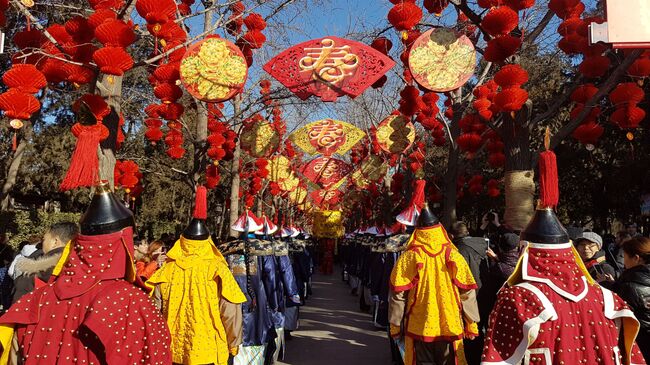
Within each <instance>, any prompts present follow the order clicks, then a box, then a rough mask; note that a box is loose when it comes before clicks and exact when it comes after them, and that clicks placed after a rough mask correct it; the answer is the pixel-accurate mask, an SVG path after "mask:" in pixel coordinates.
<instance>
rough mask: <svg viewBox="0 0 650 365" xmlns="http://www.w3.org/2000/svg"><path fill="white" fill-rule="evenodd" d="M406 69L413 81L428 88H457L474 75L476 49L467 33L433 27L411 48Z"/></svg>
mask: <svg viewBox="0 0 650 365" xmlns="http://www.w3.org/2000/svg"><path fill="white" fill-rule="evenodd" d="M409 68H410V69H411V74H413V78H415V81H417V82H418V84H420V85H422V86H423V87H425V88H427V89H429V90H431V91H435V92H447V91H451V90H456V89H458V88H459V87H461V86H463V85H464V84H465V83H466V82H467V81H468V80H469V79H470V78H471V77H472V75H474V69H475V68H476V50H475V49H474V45H473V44H472V41H471V40H470V39H469V38H467V36H465V35H459V34H458V33H456V32H455V31H454V30H452V29H448V28H434V29H431V30H429V31H427V32H425V33H424V34H422V35H421V36H420V37H419V38H418V39H417V40H416V41H415V43H414V44H413V47H411V52H410V55H409Z"/></svg>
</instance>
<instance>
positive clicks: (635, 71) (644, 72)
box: [627, 51, 650, 79]
mask: <svg viewBox="0 0 650 365" xmlns="http://www.w3.org/2000/svg"><path fill="white" fill-rule="evenodd" d="M627 74H628V75H629V76H631V77H634V78H637V79H643V78H646V77H648V76H650V51H644V52H643V53H642V54H641V55H640V56H639V58H637V59H636V61H634V63H633V64H632V65H630V67H629V68H628V69H627Z"/></svg>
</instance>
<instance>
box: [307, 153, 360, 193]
mask: <svg viewBox="0 0 650 365" xmlns="http://www.w3.org/2000/svg"><path fill="white" fill-rule="evenodd" d="M351 171H352V166H350V165H348V164H347V163H345V161H342V160H339V159H336V158H331V157H317V158H315V159H313V160H311V161H310V162H309V163H308V164H306V165H305V166H304V167H302V169H301V171H300V172H301V173H302V174H303V175H304V176H305V177H306V178H307V179H308V180H309V181H311V182H313V183H314V184H316V185H318V186H320V187H321V188H323V189H325V190H328V189H330V188H331V187H332V186H333V185H334V184H336V183H337V182H339V181H341V179H344V178H345V177H346V176H347V175H348V174H349V173H350V172H351Z"/></svg>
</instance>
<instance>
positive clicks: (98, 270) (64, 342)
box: [0, 228, 171, 365]
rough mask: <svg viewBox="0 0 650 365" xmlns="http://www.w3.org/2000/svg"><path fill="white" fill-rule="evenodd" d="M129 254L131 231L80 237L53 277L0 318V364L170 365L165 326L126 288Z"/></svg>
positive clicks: (143, 298) (130, 276) (139, 294)
mask: <svg viewBox="0 0 650 365" xmlns="http://www.w3.org/2000/svg"><path fill="white" fill-rule="evenodd" d="M132 253H133V230H132V228H126V229H123V230H122V231H120V232H116V233H112V234H106V235H101V236H83V235H79V236H78V237H77V238H76V239H75V240H74V241H73V245H68V246H67V247H66V251H65V252H64V255H63V258H62V261H60V263H62V262H63V260H66V258H67V261H66V264H65V265H64V266H63V267H61V266H57V268H55V274H59V276H58V277H57V278H56V279H55V280H53V281H51V282H50V283H48V284H47V285H45V286H43V287H41V288H38V289H36V290H34V291H33V292H32V293H30V294H28V295H25V296H24V297H22V298H21V300H19V301H18V302H17V303H15V304H14V305H13V306H12V307H11V309H10V310H9V311H8V312H7V313H5V314H4V315H3V316H2V317H0V342H1V343H2V349H3V353H2V357H1V358H0V364H2V365H4V364H6V363H7V362H8V361H9V360H10V359H9V357H10V355H11V356H21V357H22V360H23V363H24V364H25V365H30V364H39V365H47V364H97V365H99V364H107V365H112V364H119V365H131V364H171V354H170V352H169V344H170V336H169V330H168V329H167V324H166V323H165V320H164V319H163V318H162V316H161V315H160V313H159V311H158V310H157V309H156V307H155V306H154V304H153V302H152V301H151V299H150V298H149V297H148V296H147V295H146V294H145V293H144V292H143V291H142V290H140V289H138V288H136V287H135V286H134V285H133V284H132V283H131V282H133V280H134V279H135V270H134V267H133V261H132V259H131V256H132ZM14 336H15V338H14ZM12 338H13V345H14V350H17V351H10V350H11V348H12ZM16 345H17V346H18V349H16V348H15V346H16ZM12 361H15V359H12Z"/></svg>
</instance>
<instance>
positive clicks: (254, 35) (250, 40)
mask: <svg viewBox="0 0 650 365" xmlns="http://www.w3.org/2000/svg"><path fill="white" fill-rule="evenodd" d="M241 41H242V42H243V44H245V45H246V46H247V47H249V48H251V49H259V48H262V46H263V45H264V42H266V36H265V35H264V33H262V32H261V31H259V30H257V29H253V30H249V31H248V32H246V33H245V34H244V36H243V37H242V38H241Z"/></svg>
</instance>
